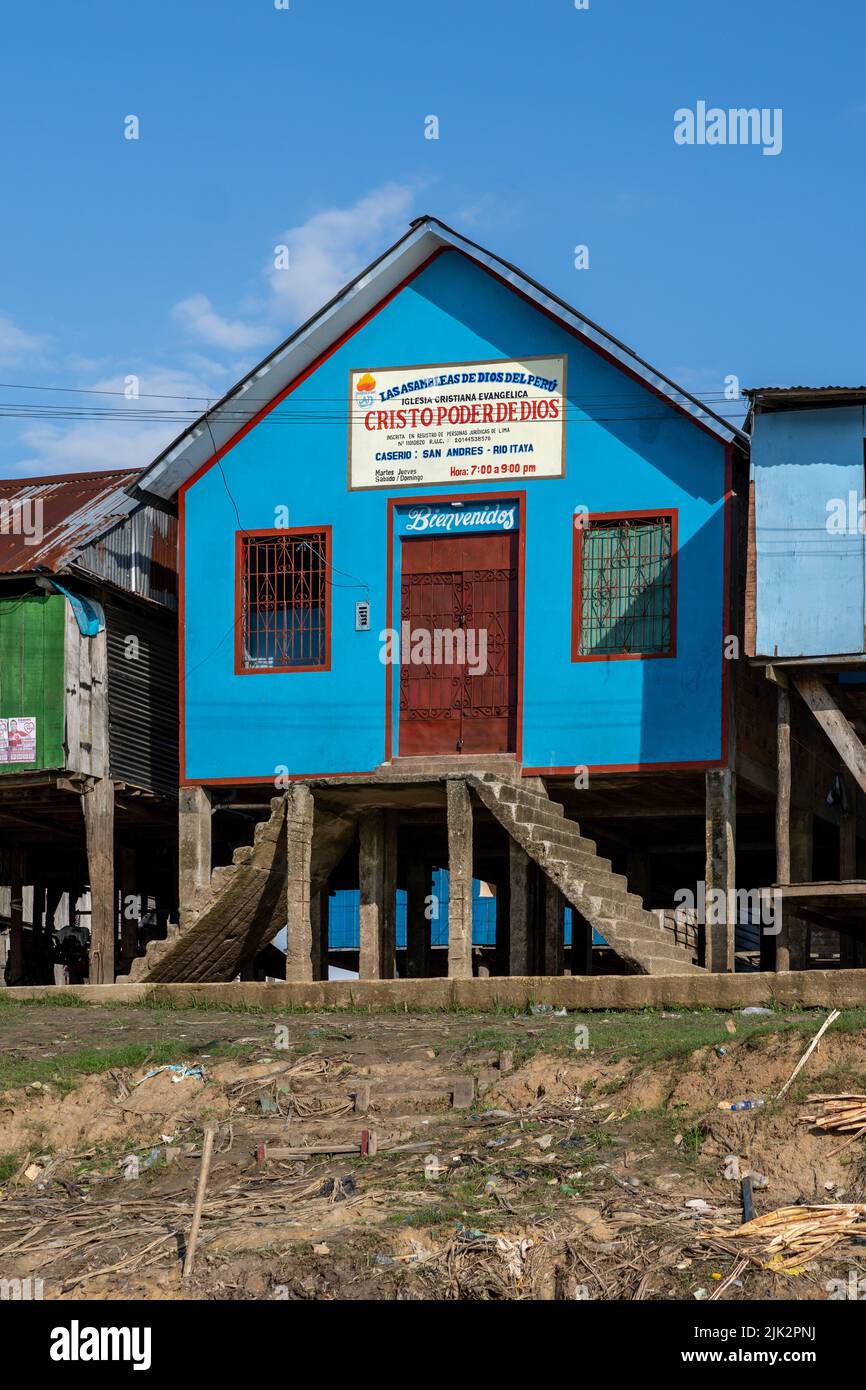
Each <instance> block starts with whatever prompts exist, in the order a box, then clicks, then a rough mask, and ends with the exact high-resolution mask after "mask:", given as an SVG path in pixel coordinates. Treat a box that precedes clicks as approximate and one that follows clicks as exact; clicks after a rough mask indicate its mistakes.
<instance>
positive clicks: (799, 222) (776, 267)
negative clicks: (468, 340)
mask: <svg viewBox="0 0 866 1390" xmlns="http://www.w3.org/2000/svg"><path fill="white" fill-rule="evenodd" d="M3 30H4V62H3V81H2V83H0V169H2V217H0V381H2V382H3V383H5V384H4V385H3V386H2V387H0V476H3V477H8V476H19V475H28V474H31V473H54V472H66V471H69V470H73V469H89V468H103V467H127V466H135V465H142V466H143V465H144V464H146V463H147V462H149V460H150V458H151V457H153V455H154V454H155V453H157V452H158V451H159V450H160V449H161V448H162V447H163V446H164V445H165V444H166V443H167V442H168V440H169V439H170V438H172V437H173V435H174V434H175V433H176V432H177V430H178V428H179V423H182V422H183V421H182V419H180V417H178V419H179V422H178V420H175V421H172V420H171V419H169V420H153V419H152V418H145V416H144V414H143V412H144V409H145V407H147V415H148V416H151V415H152V410H151V407H152V406H157V407H158V408H160V409H165V410H170V411H180V412H186V413H189V412H192V413H198V412H199V410H200V409H203V408H204V405H205V404H206V401H207V399H213V398H215V397H217V396H219V395H220V394H222V392H223V391H224V390H225V389H226V388H227V387H228V386H230V385H231V384H232V383H233V381H235V380H236V379H237V378H238V377H239V376H241V375H242V374H243V373H244V372H245V371H246V370H247V369H248V368H249V367H250V366H251V365H252V364H253V363H254V362H255V361H257V360H258V359H259V358H260V357H261V356H263V355H264V354H265V352H266V351H267V350H268V349H269V348H270V347H272V346H274V345H275V344H276V343H277V342H278V341H279V340H280V339H281V338H282V337H284V336H286V334H287V333H289V332H290V331H291V330H292V328H293V327H295V326H296V324H297V323H298V322H300V321H301V320H302V319H303V318H304V317H306V316H307V315H308V314H309V313H310V312H312V310H314V309H315V308H316V307H317V305H318V304H319V303H321V302H323V301H324V300H325V299H326V298H327V297H328V296H329V295H330V294H332V293H333V292H334V290H335V289H337V288H339V286H340V285H341V284H343V283H344V282H345V281H346V280H347V279H349V278H350V277H351V276H352V275H353V274H354V273H355V272H356V271H357V270H358V269H359V268H360V267H361V266H363V265H364V264H366V262H367V261H369V260H371V259H372V258H373V257H374V256H375V255H376V254H377V253H378V252H379V251H380V250H382V249H383V248H384V247H385V246H386V245H387V244H388V243H389V242H390V241H392V240H394V239H395V238H396V237H397V236H398V235H400V233H401V232H402V231H404V230H405V228H406V225H407V223H408V221H409V219H410V218H411V217H413V216H416V215H417V214H419V213H421V212H432V213H434V214H436V215H437V216H439V217H441V218H442V219H443V220H444V221H446V222H450V223H451V224H453V225H454V226H456V227H457V228H458V229H459V230H461V231H465V232H466V234H467V235H469V236H470V237H472V238H473V239H475V240H478V241H480V242H482V243H483V244H484V245H486V246H488V247H489V248H490V249H492V250H494V251H496V252H497V253H499V254H500V255H502V256H504V257H505V258H506V259H508V260H511V261H515V262H516V263H517V264H519V265H520V266H521V267H522V268H523V269H525V270H526V271H528V272H529V273H530V274H532V275H533V276H534V277H535V278H536V279H538V280H540V281H541V282H542V283H544V284H546V285H549V286H550V287H551V288H552V289H554V290H555V291H557V292H558V293H559V294H561V295H562V296H563V297H564V298H565V299H567V300H569V301H570V302H571V303H573V304H575V305H576V306H577V307H578V308H579V309H581V310H582V311H583V312H584V313H587V314H588V315H589V316H590V317H592V318H594V319H596V320H597V321H598V322H600V323H601V324H602V325H604V327H605V328H607V329H608V330H609V331H611V332H613V333H615V334H616V335H617V336H619V337H621V338H622V339H624V340H625V341H626V342H627V343H628V344H629V345H630V346H632V347H634V348H635V349H636V350H637V351H638V352H640V353H641V355H643V356H645V357H646V358H648V360H649V361H650V362H652V363H653V364H654V365H656V366H658V367H659V368H661V369H662V370H663V371H666V372H667V373H668V374H670V375H671V376H673V378H674V379H675V380H677V381H679V382H680V383H681V384H682V385H684V386H685V387H687V388H689V389H691V390H693V391H694V392H695V393H696V394H699V395H702V394H705V395H707V397H708V398H709V399H712V400H713V401H714V402H718V400H719V396H720V393H721V392H722V391H723V389H724V381H725V377H726V376H728V375H729V374H734V375H736V376H738V377H739V379H740V381H741V383H742V384H743V385H744V386H748V385H759V384H761V385H763V384H768V383H782V384H793V383H802V382H805V383H843V384H859V383H860V382H862V381H863V380H864V377H866V368H864V366H863V363H862V361H861V357H862V347H861V344H862V338H863V324H864V270H863V241H864V230H863V229H864V193H863V177H862V167H863V151H864V147H866V96H864V94H863V80H862V53H863V50H864V42H863V41H864V37H866V34H864V31H866V17H864V7H863V6H862V5H861V4H860V3H857V2H856V0H824V3H822V5H820V6H816V5H815V4H814V3H807V0H762V3H760V4H756V3H755V0H727V3H724V2H723V3H719V4H716V5H706V4H696V3H695V0H690V3H686V2H685V0H683V2H682V3H675V0H589V7H588V9H585V10H577V9H576V8H575V4H574V0H438V3H435V4H423V5H422V4H409V3H405V0H404V3H400V2H399V0H354V3H348V2H347V0H289V8H288V9H287V10H281V9H276V8H275V5H274V0H147V3H145V4H117V3H116V0H112V3H108V2H107V0H88V3H87V4H86V5H72V4H69V3H68V0H67V3H58V0H43V3H40V4H39V5H32V4H31V5H17V6H14V7H12V6H9V7H7V9H6V11H5V13H4V19H3ZM698 101H705V102H706V103H707V104H708V106H718V107H722V108H725V109H727V108H729V107H753V106H754V107H759V108H763V107H767V108H781V110H782V113H783V125H782V131H783V142H782V150H781V153H780V154H778V155H776V156H766V155H764V154H763V153H762V150H761V148H760V147H759V146H754V145H748V146H743V145H725V146H721V145H716V146H710V145H693V146H686V145H678V144H676V143H675V141H674V138H673V133H674V112H675V111H676V110H677V109H678V108H682V107H690V108H694V107H695V105H696V103H697V102H698ZM129 115H135V116H137V117H138V119H139V122H140V132H139V135H140V138H139V139H138V140H127V139H125V138H124V121H125V118H126V117H127V116H129ZM429 115H435V116H437V117H438V120H439V139H438V140H428V139H425V138H424V125H425V117H427V116H429ZM280 244H286V245H288V246H289V248H290V262H291V269H290V270H289V271H286V272H283V273H281V274H278V275H276V274H274V271H273V255H274V247H275V246H277V245H280ZM578 244H585V245H587V246H588V247H589V269H586V270H577V269H575V267H574V248H575V246H576V245H578ZM133 374H134V375H136V376H137V377H138V378H139V381H140V390H141V392H142V399H141V400H139V401H138V402H137V403H136V402H134V401H126V400H125V399H124V397H123V395H122V394H121V395H111V394H104V395H103V394H95V393H99V392H106V393H110V392H121V393H122V391H123V387H124V380H125V378H126V377H127V376H129V375H133ZM29 385H35V386H40V387H45V386H54V387H74V388H77V389H78V391H79V392H81V394H75V393H74V392H52V393H48V392H44V391H32V390H24V389H22V388H23V387H25V386H29ZM145 395H146V396H148V397H164V399H161V400H160V399H148V400H147V401H146V400H145V399H144V397H145ZM172 397H196V398H198V399H196V400H192V401H184V400H175V399H171V398H172ZM724 408H725V409H726V410H727V411H730V410H731V406H730V404H729V405H728V406H726V407H724ZM25 412H26V413H25Z"/></svg>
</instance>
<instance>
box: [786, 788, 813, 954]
mask: <svg viewBox="0 0 866 1390" xmlns="http://www.w3.org/2000/svg"><path fill="white" fill-rule="evenodd" d="M807 785H811V783H808V784H807ZM813 823H814V818H813V815H812V812H811V811H810V810H807V809H806V808H805V807H802V806H795V807H792V808H791V882H792V883H811V881H812V832H813ZM782 917H783V932H784V935H785V944H786V946H787V950H788V965H787V967H785V966H783V965H780V966H778V967H777V968H778V969H785V968H787V969H788V970H805V969H806V966H807V964H808V960H807V957H808V947H809V926H808V923H807V922H804V921H803V919H802V917H797V916H795V915H792V914H790V913H788V912H787V911H785V910H784V907H783V912H782Z"/></svg>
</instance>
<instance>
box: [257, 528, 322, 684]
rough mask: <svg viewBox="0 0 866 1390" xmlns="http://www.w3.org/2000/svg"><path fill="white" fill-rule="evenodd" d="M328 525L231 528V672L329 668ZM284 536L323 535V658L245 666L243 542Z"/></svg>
mask: <svg viewBox="0 0 866 1390" xmlns="http://www.w3.org/2000/svg"><path fill="white" fill-rule="evenodd" d="M331 529H332V528H331V527H330V526H275V527H272V528H271V529H270V530H263V531H236V532H235V675H238V676H272V675H286V674H290V673H294V672H296V671H297V672H304V671H330V669H331V583H330V579H329V577H328V573H327V571H328V570H329V569H330V568H331ZM287 536H309V537H316V538H318V537H319V536H322V537H324V550H325V560H324V566H325V574H324V590H325V592H324V632H325V652H324V660H323V661H321V662H317V663H316V664H315V665H307V666H248V665H247V664H246V662H245V656H244V647H245V643H244V636H245V633H244V578H245V573H244V553H245V552H244V542H245V541H260V540H272V539H275V538H277V537H279V538H282V539H285V538H286V537H287Z"/></svg>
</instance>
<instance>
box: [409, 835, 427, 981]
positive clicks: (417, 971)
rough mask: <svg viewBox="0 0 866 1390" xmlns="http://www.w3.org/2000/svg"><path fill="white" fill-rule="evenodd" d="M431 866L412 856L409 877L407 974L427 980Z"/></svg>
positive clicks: (415, 854) (418, 856)
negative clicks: (428, 902) (428, 900)
mask: <svg viewBox="0 0 866 1390" xmlns="http://www.w3.org/2000/svg"><path fill="white" fill-rule="evenodd" d="M429 894H430V865H429V864H428V863H427V861H426V860H424V859H423V858H422V857H421V856H420V855H419V854H417V853H413V855H412V857H411V859H410V860H409V864H408V868H407V873H406V974H407V975H409V976H410V977H412V978H413V979H425V978H426V977H427V975H428V973H429V970H430V918H429V917H428V915H427V908H428V904H427V898H428V896H429Z"/></svg>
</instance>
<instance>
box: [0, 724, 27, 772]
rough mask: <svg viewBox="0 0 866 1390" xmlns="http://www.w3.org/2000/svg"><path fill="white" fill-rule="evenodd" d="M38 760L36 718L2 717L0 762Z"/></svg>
mask: <svg viewBox="0 0 866 1390" xmlns="http://www.w3.org/2000/svg"><path fill="white" fill-rule="evenodd" d="M35 762H36V720H35V719H30V718H25V717H24V716H21V717H20V718H17V719H0V763H35Z"/></svg>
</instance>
